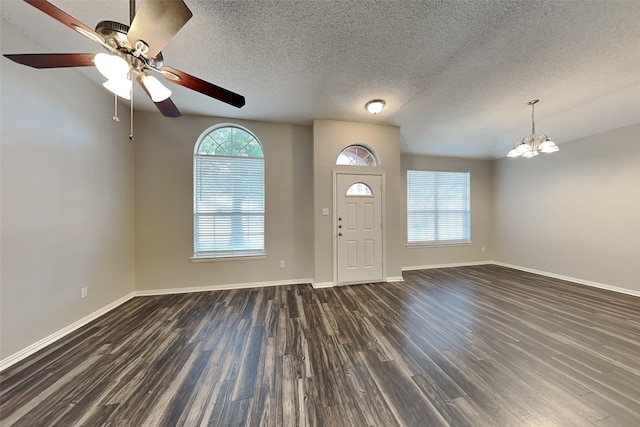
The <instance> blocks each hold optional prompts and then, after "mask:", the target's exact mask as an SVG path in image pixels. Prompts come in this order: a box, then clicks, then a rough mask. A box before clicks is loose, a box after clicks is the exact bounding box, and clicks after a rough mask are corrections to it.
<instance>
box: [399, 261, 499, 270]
mask: <svg viewBox="0 0 640 427" xmlns="http://www.w3.org/2000/svg"><path fill="white" fill-rule="evenodd" d="M487 264H495V263H494V262H493V261H471V262H454V263H449V264H430V265H414V266H409V267H402V271H412V270H430V269H432V268H450V267H469V266H472V265H487Z"/></svg>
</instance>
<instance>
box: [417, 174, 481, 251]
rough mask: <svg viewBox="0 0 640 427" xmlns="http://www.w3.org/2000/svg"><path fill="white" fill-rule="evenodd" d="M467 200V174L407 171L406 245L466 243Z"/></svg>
mask: <svg viewBox="0 0 640 427" xmlns="http://www.w3.org/2000/svg"><path fill="white" fill-rule="evenodd" d="M469 197H470V196H469V172H436V171H418V170H410V171H407V241H408V243H409V244H412V243H413V244H420V243H425V244H433V243H463V242H468V241H469V240H470V238H471V232H470V229H471V227H470V201H469Z"/></svg>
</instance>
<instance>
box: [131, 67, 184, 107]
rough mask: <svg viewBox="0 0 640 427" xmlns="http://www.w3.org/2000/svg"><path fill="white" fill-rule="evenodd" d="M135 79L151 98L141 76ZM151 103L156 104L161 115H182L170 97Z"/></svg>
mask: <svg viewBox="0 0 640 427" xmlns="http://www.w3.org/2000/svg"><path fill="white" fill-rule="evenodd" d="M136 80H137V81H138V83H139V84H140V86H141V87H142V89H144V91H145V93H146V94H147V95H149V98H151V93H150V92H149V89H147V87H146V86H145V84H144V81H143V80H142V77H140V76H138V77H137V78H136ZM153 103H154V104H155V105H156V107H158V110H160V112H161V113H162V115H163V116H165V117H180V116H182V114H181V113H180V110H178V107H176V104H174V103H173V101H172V100H171V98H167V99H165V100H164V101H160V102H155V101H153Z"/></svg>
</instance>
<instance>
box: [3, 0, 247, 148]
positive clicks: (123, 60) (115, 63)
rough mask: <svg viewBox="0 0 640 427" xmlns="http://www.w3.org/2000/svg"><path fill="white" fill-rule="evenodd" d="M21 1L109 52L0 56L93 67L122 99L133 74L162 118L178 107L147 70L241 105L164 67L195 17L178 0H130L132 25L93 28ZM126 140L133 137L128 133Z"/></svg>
mask: <svg viewBox="0 0 640 427" xmlns="http://www.w3.org/2000/svg"><path fill="white" fill-rule="evenodd" d="M24 1H25V2H26V3H29V4H30V5H31V6H33V7H35V8H36V9H39V10H40V11H42V12H44V13H46V14H47V15H49V16H50V17H52V18H53V19H55V20H57V21H59V22H61V23H63V24H64V25H66V26H67V27H69V28H71V29H72V30H75V31H77V32H78V33H80V34H82V35H83V36H85V37H87V38H89V39H91V40H93V41H95V42H97V43H99V44H101V45H102V47H104V48H105V49H106V51H107V52H108V53H99V54H97V55H96V54H93V53H27V54H5V55H4V56H5V57H7V58H9V59H10V60H12V61H14V62H17V63H19V64H22V65H26V66H29V67H33V68H64V67H88V66H96V68H98V71H100V72H101V73H102V74H103V75H104V76H105V77H106V78H107V81H106V82H105V83H104V87H105V88H107V89H108V90H110V91H111V92H113V93H115V94H116V95H118V96H120V97H122V98H125V99H131V95H132V93H133V91H132V81H133V79H134V78H135V80H136V81H137V82H138V83H139V84H140V86H141V87H142V89H144V92H145V93H146V94H147V95H148V96H149V97H150V98H151V100H152V101H153V103H154V104H155V105H156V107H157V108H158V110H160V112H161V113H162V114H163V115H164V116H166V117H180V116H181V114H180V110H178V108H177V107H176V105H175V104H174V103H173V101H171V98H169V96H170V95H171V91H170V90H169V89H167V88H166V87H165V86H164V85H163V84H162V83H161V82H160V80H158V79H157V78H155V77H154V76H153V75H151V74H150V73H149V72H150V71H153V72H155V73H158V74H160V75H161V76H163V77H164V78H165V79H166V80H168V81H169V82H171V83H174V84H177V85H180V86H184V87H186V88H189V89H192V90H195V91H197V92H200V93H202V94H204V95H207V96H209V97H211V98H215V99H217V100H220V101H222V102H225V103H227V104H230V105H233V106H234V107H237V108H240V107H242V106H243V105H244V104H245V99H244V97H243V96H242V95H239V94H237V93H234V92H231V91H230V90H227V89H224V88H222V87H219V86H216V85H214V84H212V83H209V82H206V81H204V80H201V79H199V78H198V77H195V76H192V75H189V74H187V73H185V72H184V71H180V70H177V69H175V68H172V67H168V66H166V65H164V58H163V56H162V52H161V49H162V48H163V47H164V46H166V44H167V43H168V42H169V41H170V40H171V39H172V38H173V37H174V36H175V35H176V33H178V31H179V30H180V29H181V28H182V27H183V26H184V25H185V24H186V23H187V21H188V20H189V19H191V17H192V16H193V14H192V13H191V11H190V10H189V8H188V7H187V5H186V4H185V3H184V2H183V1H182V0H143V1H142V3H141V4H140V8H139V9H138V10H137V12H136V10H135V0H130V14H131V26H128V25H124V24H121V23H119V22H114V21H100V22H98V24H97V25H96V28H95V30H92V29H91V28H89V27H87V26H86V25H85V24H83V23H82V22H80V21H78V20H77V19H75V18H74V17H72V16H71V15H69V14H67V13H66V12H64V11H62V10H61V9H59V8H58V7H56V6H54V5H53V4H51V3H49V2H48V1H46V0H24ZM134 15H135V16H134ZM132 111H133V110H132ZM115 119H116V118H114V120H115ZM130 138H131V139H132V136H130Z"/></svg>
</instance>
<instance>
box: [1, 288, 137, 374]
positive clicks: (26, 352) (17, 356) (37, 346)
mask: <svg viewBox="0 0 640 427" xmlns="http://www.w3.org/2000/svg"><path fill="white" fill-rule="evenodd" d="M134 296H135V295H134V293H133V292H132V293H130V294H128V295H125V296H123V297H122V298H120V299H117V300H116V301H114V302H112V303H111V304H108V305H106V306H104V307H102V308H101V309H99V310H96V311H94V312H93V313H91V314H89V315H88V316H85V317H83V318H82V319H80V320H78V321H76V322H74V323H72V324H70V325H69V326H67V327H65V328H62V329H60V330H59V331H57V332H54V333H53V334H51V335H49V336H47V337H44V338H43V339H41V340H40V341H37V342H35V343H33V344H31V345H30V346H28V347H25V348H23V349H22V350H20V351H18V352H17V353H14V354H12V355H11V356H9V357H7V358H5V359H2V360H0V372H2V371H3V370H5V369H6V368H8V367H9V366H12V365H14V364H15V363H17V362H19V361H21V360H23V359H25V358H27V357H29V356H31V355H32V354H34V353H35V352H37V351H39V350H42V349H43V348H45V347H46V346H48V345H50V344H53V343H54V342H56V341H58V340H59V339H61V338H64V337H65V336H66V335H69V334H70V333H71V332H73V331H75V330H76V329H79V328H81V327H83V326H84V325H86V324H88V323H90V322H92V321H94V320H95V319H97V318H98V317H100V316H102V315H104V314H106V313H108V312H109V311H111V310H113V309H114V308H116V307H118V306H119V305H122V304H124V303H125V302H127V301H129V300H130V299H131V298H133V297H134Z"/></svg>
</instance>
